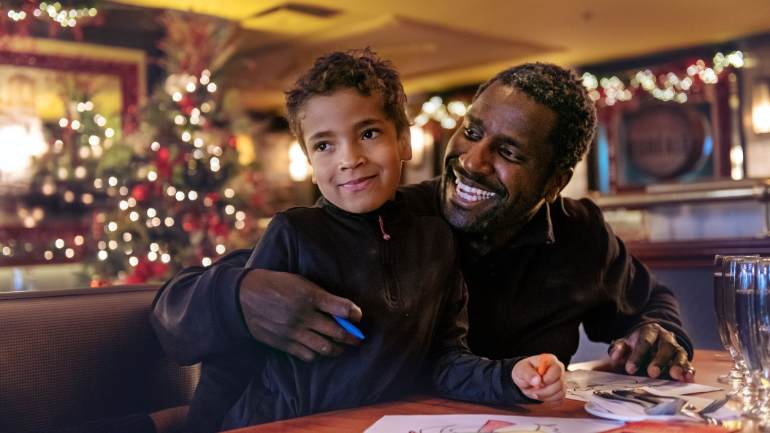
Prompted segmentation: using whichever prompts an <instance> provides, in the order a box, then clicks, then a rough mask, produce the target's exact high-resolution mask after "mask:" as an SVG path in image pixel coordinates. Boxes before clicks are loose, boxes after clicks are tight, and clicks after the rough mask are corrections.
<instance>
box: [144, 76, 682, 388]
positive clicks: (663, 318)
mask: <svg viewBox="0 0 770 433" xmlns="http://www.w3.org/2000/svg"><path fill="white" fill-rule="evenodd" d="M595 127H596V115H595V110H594V107H593V104H592V102H591V100H590V99H589V98H588V95H587V94H586V92H585V90H584V89H583V87H582V85H581V83H580V81H579V79H578V78H577V77H576V76H575V75H574V74H572V73H571V72H569V71H567V70H564V69H562V68H560V67H558V66H555V65H549V64H525V65H520V66H516V67H513V68H511V69H508V70H505V71H503V72H501V73H500V74H498V75H497V76H495V77H494V78H492V79H491V80H490V81H489V82H487V83H485V84H483V85H482V86H481V87H480V88H479V91H478V92H477V94H476V96H475V98H474V100H473V104H472V106H471V108H470V110H469V112H468V114H467V116H466V118H465V120H464V123H463V125H462V126H461V127H460V128H458V130H457V131H456V132H455V134H454V135H453V137H452V138H451V140H450V142H449V144H448V147H447V152H446V155H445V167H444V168H445V170H444V175H443V177H442V178H441V179H440V180H432V181H428V182H424V183H422V184H419V185H413V186H408V187H405V188H403V189H402V194H403V196H404V197H405V200H406V201H407V203H408V206H411V207H412V208H413V209H414V210H415V211H416V212H424V213H426V214H431V213H432V214H436V213H439V212H440V213H442V214H443V216H444V218H445V219H446V220H447V221H448V222H449V223H450V224H451V226H452V227H453V228H454V232H455V234H456V235H457V237H458V240H459V245H460V255H461V258H462V271H463V274H464V276H465V279H466V282H467V285H468V290H469V301H468V311H469V334H468V343H469V346H470V348H471V350H472V351H473V352H474V353H476V354H478V355H481V356H485V357H489V358H492V359H503V358H510V357H513V356H524V355H532V354H536V353H540V352H551V353H554V354H556V355H557V357H558V358H559V359H560V360H561V361H562V362H564V364H567V363H568V362H569V360H570V358H571V357H572V356H573V355H574V353H575V351H576V350H577V346H578V342H579V331H578V330H579V326H580V325H581V324H582V325H583V326H584V328H585V330H586V332H587V334H588V336H589V338H591V339H592V340H596V341H604V342H608V343H610V342H612V345H611V346H610V354H611V359H612V360H613V362H614V364H615V365H616V367H618V368H619V369H623V370H625V371H626V372H628V373H637V372H639V373H642V374H647V375H649V376H652V377H657V376H660V375H661V374H664V375H669V376H671V377H673V378H675V379H678V380H686V381H691V380H693V375H694V371H693V369H692V367H691V366H690V363H689V359H690V358H691V357H692V344H691V342H690V340H689V338H688V337H687V335H686V333H685V332H684V330H683V329H682V326H681V322H680V320H679V312H678V306H677V303H676V300H675V299H674V297H673V295H672V294H671V292H670V291H669V290H668V289H666V288H665V287H663V286H661V285H659V284H657V283H656V282H655V280H654V279H653V278H652V276H651V275H650V273H649V271H648V270H647V269H646V268H645V267H644V265H643V264H641V263H640V262H639V261H637V260H636V259H635V258H634V257H632V256H631V255H630V254H629V253H628V252H627V251H626V248H625V246H624V244H623V242H622V241H621V240H620V239H618V238H617V237H616V236H615V235H614V234H613V233H612V231H611V229H610V228H609V226H608V225H607V224H606V223H605V222H604V219H603V217H602V214H601V211H600V210H599V208H598V207H597V206H596V205H595V204H593V203H592V202H591V201H589V200H587V199H584V200H571V199H567V198H562V197H561V196H560V195H559V194H560V191H561V190H562V189H563V188H564V186H565V185H566V184H567V183H568V182H569V180H570V178H571V177H572V173H573V168H574V166H575V164H577V162H578V161H579V160H580V159H581V158H582V157H583V155H584V154H585V153H586V150H587V148H588V146H589V144H590V143H591V141H592V139H593V135H594V130H595ZM248 257H249V250H243V251H236V252H233V253H231V254H229V255H228V256H226V257H224V258H222V259H221V260H219V261H218V262H217V263H216V264H214V265H213V266H211V267H208V268H200V267H195V268H189V269H186V270H184V271H182V272H181V273H180V274H179V275H177V276H176V277H175V278H174V279H172V280H171V281H169V283H167V284H166V286H165V287H164V288H163V289H162V290H161V292H160V293H159V296H158V298H157V299H156V303H155V307H154V313H153V324H154V325H155V329H156V331H157V334H158V336H159V338H160V340H161V343H162V344H163V346H164V348H165V349H166V350H167V351H168V352H169V354H170V355H171V356H172V357H174V358H176V359H177V360H178V361H180V362H183V363H193V362H198V361H200V360H201V359H205V358H206V357H207V356H210V355H212V354H215V353H219V352H222V351H225V350H228V348H230V347H233V346H234V345H237V344H241V343H243V342H242V341H238V340H237V339H235V337H234V336H232V335H228V334H227V333H226V332H225V331H224V330H223V327H222V326H220V324H218V323H216V321H215V320H213V319H212V317H214V316H213V315H212V314H211V313H210V310H211V308H212V307H211V303H210V300H211V299H212V298H211V297H212V296H215V295H216V293H217V291H218V290H220V289H221V288H222V287H237V288H238V290H236V292H237V293H238V296H239V300H240V305H241V309H242V313H243V318H242V320H243V322H244V326H246V327H247V328H248V330H249V332H250V333H251V335H252V336H253V337H254V338H255V339H256V340H257V341H259V342H261V343H264V344H267V345H269V346H272V347H274V348H277V349H280V350H283V351H286V352H289V353H291V354H294V355H296V356H298V357H301V358H303V359H306V360H312V359H313V358H314V357H315V356H318V355H323V356H327V355H337V354H339V353H341V352H342V351H343V350H344V348H345V347H346V346H348V345H356V344H358V342H357V341H356V340H355V339H354V338H353V337H351V336H350V335H348V334H347V333H346V332H345V331H344V330H343V329H342V328H341V327H339V326H336V325H335V324H334V323H333V322H330V321H329V320H328V314H334V315H337V316H341V317H345V318H348V319H351V320H353V321H358V320H360V318H361V314H362V313H363V314H364V315H366V311H363V312H362V311H361V310H360V309H359V308H358V307H357V306H356V305H354V304H353V303H352V302H351V301H350V300H347V299H344V298H340V297H336V296H333V295H331V294H329V293H328V292H326V291H325V290H324V289H322V288H320V287H318V286H317V285H316V284H314V283H313V282H310V281H308V280H305V279H303V278H301V277H298V276H296V275H292V274H287V273H280V272H271V271H265V270H259V269H255V270H251V269H246V268H245V264H246V260H247V259H248ZM426 271H428V270H426ZM640 369H642V370H640Z"/></svg>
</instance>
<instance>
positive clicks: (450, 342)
mask: <svg viewBox="0 0 770 433" xmlns="http://www.w3.org/2000/svg"><path fill="white" fill-rule="evenodd" d="M380 218H382V227H381V226H380V221H379V219H380ZM385 238H387V239H385ZM232 262H233V258H232V257H230V258H227V259H226V260H225V263H228V265H225V267H227V266H229V265H230V264H232ZM216 266H219V265H215V267H216ZM238 267H244V268H262V269H270V270H275V271H282V272H291V273H296V274H299V275H302V276H304V277H306V278H308V279H309V280H310V281H313V282H315V283H316V284H319V285H321V286H322V287H324V288H326V289H327V290H329V291H330V292H331V293H334V294H335V295H338V296H343V297H346V298H348V299H351V300H352V301H353V302H355V303H356V304H357V305H359V306H360V307H361V309H362V311H363V312H364V315H363V319H362V321H361V323H360V328H361V330H362V331H363V333H364V334H365V335H366V339H365V340H364V342H363V344H362V345H361V346H359V347H357V348H350V349H348V350H347V351H346V352H345V353H344V354H342V355H341V356H339V357H336V358H322V359H318V360H316V361H313V362H311V363H306V362H304V361H301V360H299V359H297V358H295V357H293V356H291V355H288V354H286V353H283V352H279V351H276V350H270V349H266V348H261V349H257V350H252V353H251V354H250V353H248V351H249V349H246V350H238V349H237V348H241V349H243V347H244V346H248V345H249V344H251V345H256V344H257V343H256V342H249V339H250V335H249V333H248V330H247V328H246V326H245V323H244V321H243V319H242V317H241V313H240V307H239V301H238V297H237V290H233V289H232V287H230V288H225V287H224V286H221V285H219V284H215V285H212V286H208V288H199V289H198V290H197V291H195V292H196V293H190V295H191V296H192V298H184V299H185V301H184V303H185V309H189V308H193V309H201V308H206V309H208V310H210V313H203V312H201V317H197V319H195V318H192V317H191V320H195V321H196V322H197V326H196V327H195V328H196V329H197V330H200V329H201V328H209V327H210V328H211V334H213V335H217V337H215V338H214V340H218V341H221V339H220V338H219V337H224V339H225V340H229V341H230V342H231V343H235V342H240V343H237V344H234V345H233V346H230V347H223V349H227V352H224V353H209V356H208V357H204V358H202V359H203V370H204V372H203V378H202V382H201V386H202V387H204V388H208V389H211V388H212V386H214V387H216V386H222V383H224V385H225V386H224V388H221V389H220V390H219V391H218V392H214V393H209V395H204V393H203V392H198V393H196V400H197V401H195V402H194V403H193V409H195V408H205V407H207V406H211V405H213V406H214V407H220V406H221V402H219V401H216V398H215V396H220V395H224V396H226V399H227V400H229V399H230V397H229V396H230V395H231V394H232V390H233V389H234V387H230V389H227V383H232V384H234V385H235V384H236V383H237V381H235V380H233V377H234V376H237V375H239V374H244V372H245V374H249V375H252V376H253V377H251V381H250V382H249V379H250V377H244V378H242V380H243V383H246V382H248V383H249V385H248V388H247V390H246V392H245V394H244V395H243V396H242V397H241V399H240V400H239V401H238V403H237V404H236V405H235V407H234V408H233V409H232V410H230V412H229V414H228V416H227V417H226V418H225V421H224V423H223V426H222V427H223V428H227V429H230V428H236V427H240V426H244V425H251V424H256V423H262V422H268V421H273V420H277V419H284V418H289V417H296V416H302V415H307V414H311V413H315V412H320V411H328V410H335V409H341V408H346V407H353V406H359V405H365V404H371V403H375V402H378V401H382V400H385V399H392V398H397V397H399V396H403V395H405V394H407V393H409V392H413V391H414V389H415V385H416V384H417V383H419V382H420V381H421V373H422V372H424V371H426V369H425V366H426V365H427V366H428V367H429V368H428V370H427V371H429V372H430V374H431V379H432V384H433V387H434V388H435V389H436V390H437V391H438V392H439V393H440V394H442V395H444V396H447V397H450V398H456V399H463V400H471V401H476V402H480V403H489V404H512V403H517V402H526V401H530V400H528V399H527V398H526V397H524V396H523V394H521V392H520V391H519V390H518V388H517V387H516V386H515V385H514V384H513V381H512V379H511V370H512V368H513V364H514V363H515V362H516V361H517V360H518V359H506V360H500V361H492V360H489V359H484V358H479V357H477V356H475V355H472V354H471V353H470V351H469V350H468V348H467V345H466V342H465V340H466V334H467V313H466V302H467V296H466V291H465V286H464V283H463V279H462V277H461V274H460V271H459V264H458V261H457V257H456V254H455V247H454V240H453V236H452V233H451V230H450V229H449V226H448V225H447V224H446V223H445V222H444V221H443V220H441V218H440V217H438V215H436V214H435V213H431V214H427V215H426V214H418V213H415V212H412V211H410V210H409V209H408V208H406V207H405V206H404V202H403V200H396V201H395V202H390V203H388V204H387V205H386V206H384V207H383V208H381V209H379V210H378V211H376V212H374V213H372V214H366V215H358V214H350V213H347V212H344V211H342V210H340V209H338V208H336V207H334V206H333V205H331V204H329V203H328V202H326V201H324V200H322V201H321V203H320V205H319V207H314V208H295V209H292V210H289V211H287V212H284V213H280V214H278V215H276V216H275V217H274V218H273V221H272V222H271V224H270V227H269V228H268V230H267V232H266V233H265V235H264V236H263V238H262V239H261V240H260V243H259V245H258V246H257V247H256V249H255V250H254V252H253V254H252V255H251V258H250V259H249V261H248V263H246V264H239V265H238ZM212 268H213V267H212ZM207 272H208V271H207ZM183 277H184V275H182V276H180V277H179V278H183ZM199 278H205V276H202V275H201V276H199ZM173 284H174V282H173V281H172V285H171V286H169V287H166V288H165V289H164V290H163V292H162V293H161V295H160V296H159V298H158V301H157V304H156V316H155V319H156V320H155V323H156V327H158V329H159V335H163V330H164V329H165V328H163V327H162V326H159V325H160V324H159V321H158V320H157V319H159V317H158V310H160V309H162V308H164V306H165V307H177V308H178V307H179V306H180V302H182V301H181V299H183V298H177V302H169V298H170V297H174V296H176V295H179V294H180V293H178V292H177V293H173V292H175V291H176V287H175V286H173ZM199 301H200V302H205V304H204V303H201V304H199V303H198V302H199ZM204 305H205V307H204ZM190 313H192V312H191V311H187V312H186V314H190ZM207 319H208V320H210V321H207ZM220 333H221V334H223V335H218V334H220ZM208 341H212V340H211V339H209V340H208ZM234 348H236V349H235V351H234V352H230V351H233V350H234ZM250 363H251V364H252V365H253V366H255V367H253V368H248V367H247V368H243V369H241V370H238V369H239V367H238V366H239V365H240V366H248V365H249V364H250ZM236 372H237V373H236ZM217 374H218V375H220V377H219V378H217V377H216V376H215V375H217ZM212 378H213V379H214V380H215V381H218V382H219V383H218V384H214V385H212V384H211V383H210V381H211V380H212ZM235 388H237V386H236V387H235ZM239 391H242V388H241V389H240V390H239ZM193 409H191V411H193V412H195V411H194V410H193ZM209 414H210V415H214V414H213V413H211V412H209ZM191 416H197V415H195V414H192V415H191Z"/></svg>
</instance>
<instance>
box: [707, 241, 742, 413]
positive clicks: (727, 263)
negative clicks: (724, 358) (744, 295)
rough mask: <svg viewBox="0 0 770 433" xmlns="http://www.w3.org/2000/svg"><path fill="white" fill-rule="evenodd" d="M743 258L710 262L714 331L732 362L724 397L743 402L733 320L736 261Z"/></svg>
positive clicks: (739, 360) (740, 369) (733, 257)
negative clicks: (714, 317)
mask: <svg viewBox="0 0 770 433" xmlns="http://www.w3.org/2000/svg"><path fill="white" fill-rule="evenodd" d="M744 257H747V256H716V257H715V258H714V263H715V269H714V309H715V313H716V317H717V330H718V332H719V338H720V340H721V341H722V345H723V346H724V348H725V349H726V350H727V351H728V353H729V354H730V356H731V357H732V359H733V366H732V368H731V369H730V373H729V375H728V377H729V379H728V380H729V383H730V389H731V390H730V392H729V393H728V396H729V397H730V398H732V399H734V400H742V399H743V392H742V391H743V381H744V376H745V372H746V364H745V362H744V361H743V357H742V355H741V352H740V350H739V345H738V341H737V331H736V325H735V323H736V318H735V288H736V277H737V275H738V273H737V269H736V267H737V265H738V260H740V259H742V258H744Z"/></svg>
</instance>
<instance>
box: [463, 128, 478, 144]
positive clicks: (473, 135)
mask: <svg viewBox="0 0 770 433" xmlns="http://www.w3.org/2000/svg"><path fill="white" fill-rule="evenodd" d="M464 133H465V138H467V139H468V140H472V141H478V140H481V133H480V132H479V131H477V130H476V128H465V132H464Z"/></svg>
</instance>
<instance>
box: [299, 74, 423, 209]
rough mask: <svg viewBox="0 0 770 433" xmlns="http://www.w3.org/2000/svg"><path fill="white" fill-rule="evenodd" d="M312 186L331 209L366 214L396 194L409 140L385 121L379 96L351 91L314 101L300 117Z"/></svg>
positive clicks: (316, 97)
mask: <svg viewBox="0 0 770 433" xmlns="http://www.w3.org/2000/svg"><path fill="white" fill-rule="evenodd" d="M299 117H300V123H301V130H302V135H303V139H304V141H305V148H306V149H307V154H308V157H309V159H310V164H311V165H312V166H313V182H315V183H316V184H317V185H318V188H319V189H320V190H321V194H323V196H324V197H326V199H327V200H329V201H330V202H332V203H333V204H334V205H335V206H337V207H339V208H341V209H344V210H346V211H348V212H351V213H365V212H371V211H373V210H375V209H377V208H379V207H380V206H382V205H383V204H385V202H387V201H388V200H391V199H392V198H393V196H394V195H395V193H396V188H397V187H398V184H399V180H400V178H401V162H402V161H406V160H409V159H411V158H412V149H411V147H410V144H409V140H408V137H409V134H408V133H406V132H404V133H402V134H401V135H402V136H401V137H399V136H398V134H397V133H396V126H395V124H394V123H393V121H392V120H390V119H388V118H387V117H386V116H385V113H384V111H383V103H382V97H381V96H380V95H379V94H373V95H371V96H363V95H361V94H359V93H358V91H357V90H355V89H340V90H337V91H335V92H334V93H332V94H330V95H324V96H313V97H312V98H310V99H309V100H308V101H307V102H306V103H305V104H304V107H303V109H302V111H301V112H300V114H299Z"/></svg>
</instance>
